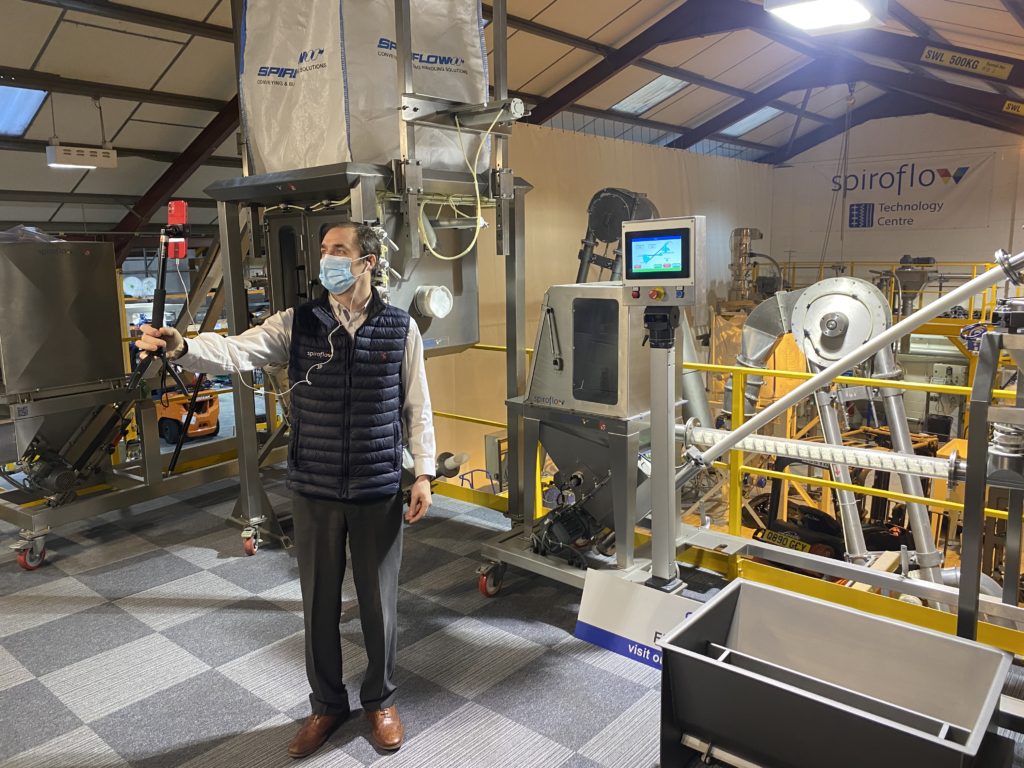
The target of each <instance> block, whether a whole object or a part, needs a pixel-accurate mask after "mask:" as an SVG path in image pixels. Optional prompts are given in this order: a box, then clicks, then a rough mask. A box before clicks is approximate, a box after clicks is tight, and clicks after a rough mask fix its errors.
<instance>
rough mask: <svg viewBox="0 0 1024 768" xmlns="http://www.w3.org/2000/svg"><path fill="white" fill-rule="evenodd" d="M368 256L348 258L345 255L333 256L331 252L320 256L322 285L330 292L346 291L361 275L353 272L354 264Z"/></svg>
mask: <svg viewBox="0 0 1024 768" xmlns="http://www.w3.org/2000/svg"><path fill="white" fill-rule="evenodd" d="M365 258H367V257H366V256H363V257H361V258H358V259H347V258H345V257H344V256H331V255H330V254H327V255H324V256H321V257H320V285H322V286H323V287H324V288H325V289H327V291H329V292H330V293H345V291H347V290H348V289H349V288H351V287H352V286H353V285H355V282H356V279H357V278H358V277H360V275H361V274H362V273H360V275H353V274H352V264H353V263H354V262H356V261H362V260H363V259H365Z"/></svg>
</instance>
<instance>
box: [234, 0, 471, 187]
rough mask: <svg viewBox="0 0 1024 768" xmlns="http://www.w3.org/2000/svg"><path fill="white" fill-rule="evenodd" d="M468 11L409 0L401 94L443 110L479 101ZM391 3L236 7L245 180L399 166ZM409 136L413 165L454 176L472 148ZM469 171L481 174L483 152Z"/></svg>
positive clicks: (466, 141)
mask: <svg viewBox="0 0 1024 768" xmlns="http://www.w3.org/2000/svg"><path fill="white" fill-rule="evenodd" d="M482 29H483V24H482V16H481V10H480V3H479V0H412V46H413V86H414V89H415V91H416V93H419V94H423V95H430V96H438V97H441V98H444V99H449V100H451V101H459V102H468V103H474V104H476V103H481V102H483V101H485V100H486V98H487V84H488V77H487V54H486V47H485V43H484V39H483V34H482ZM395 49H396V45H395V9H394V2H393V0H247V2H246V7H245V17H244V27H243V30H242V67H241V69H242V71H241V73H240V76H239V92H240V94H241V104H242V119H243V121H244V128H245V132H246V136H247V139H248V141H249V146H250V151H251V152H252V157H253V166H254V167H253V172H255V173H272V172H275V171H285V170H294V169H298V168H312V167H314V166H318V165H329V164H331V163H344V162H361V163H386V162H388V161H389V160H392V159H394V158H396V157H398V156H399V137H400V133H399V131H400V130H401V128H402V124H401V120H400V117H399V105H400V101H399V92H398V77H397V67H398V64H397V56H396V50H395ZM459 139H460V137H459V135H458V134H457V133H455V132H454V131H445V130H441V129H437V128H425V127H419V128H417V129H416V158H417V159H418V160H420V161H421V162H422V163H423V165H424V166H427V167H431V168H439V169H445V170H456V171H458V170H465V169H466V157H467V156H468V158H469V159H470V161H472V159H473V157H474V155H475V154H476V151H477V148H478V147H479V142H480V140H481V139H480V138H479V136H477V135H474V134H463V135H462V136H461V139H462V141H461V145H460V141H459ZM480 154H481V156H480V162H479V166H478V170H481V171H482V170H483V169H484V168H486V167H487V165H488V162H489V157H488V155H487V151H486V148H485V150H484V151H483V152H481V153H480Z"/></svg>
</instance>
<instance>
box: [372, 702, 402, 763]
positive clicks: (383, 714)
mask: <svg viewBox="0 0 1024 768" xmlns="http://www.w3.org/2000/svg"><path fill="white" fill-rule="evenodd" d="M366 718H367V720H369V721H370V742H371V743H372V744H373V746H375V747H376V748H377V749H383V750H386V751H388V752H391V751H393V750H396V749H398V748H399V747H400V746H402V741H404V740H405V728H404V727H403V726H402V719H401V718H400V717H399V716H398V708H397V707H394V706H391V707H388V708H387V709H378V710H374V711H368V712H367V713H366Z"/></svg>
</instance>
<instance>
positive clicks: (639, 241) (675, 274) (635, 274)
mask: <svg viewBox="0 0 1024 768" xmlns="http://www.w3.org/2000/svg"><path fill="white" fill-rule="evenodd" d="M690 236H691V230H690V229H689V228H672V229H653V230H642V231H635V232H626V254H625V256H626V258H625V261H626V279H627V280H661V279H666V278H669V279H671V278H688V277H690V265H691V262H692V260H693V251H692V246H691V242H690Z"/></svg>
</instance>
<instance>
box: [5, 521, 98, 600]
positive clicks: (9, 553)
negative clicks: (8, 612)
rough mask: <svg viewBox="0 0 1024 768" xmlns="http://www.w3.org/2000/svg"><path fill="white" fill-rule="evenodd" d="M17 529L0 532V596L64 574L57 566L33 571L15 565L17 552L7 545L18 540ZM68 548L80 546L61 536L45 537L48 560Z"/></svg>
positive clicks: (55, 578)
mask: <svg viewBox="0 0 1024 768" xmlns="http://www.w3.org/2000/svg"><path fill="white" fill-rule="evenodd" d="M17 534H18V532H17V530H11V531H7V532H5V533H3V534H0V597H4V596H5V595H10V594H12V593H14V592H19V591H20V590H22V589H28V588H30V587H38V586H40V585H41V584H45V583H46V582H48V581H55V580H57V579H62V578H64V576H65V575H66V574H65V573H64V572H63V571H61V570H59V569H57V568H39V569H38V570H35V571H26V570H24V569H22V568H19V567H18V565H17V562H16V561H17V554H16V553H15V552H14V551H13V550H11V549H10V548H9V545H11V544H15V543H17V541H18V535H17ZM70 548H79V549H80V548H81V547H80V545H78V544H75V543H74V542H72V541H69V540H68V539H66V538H64V537H63V536H52V537H50V538H48V539H47V543H46V554H47V561H48V562H49V560H50V557H51V555H53V556H56V557H58V558H59V557H60V556H61V553H62V552H66V551H68V549H70Z"/></svg>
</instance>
